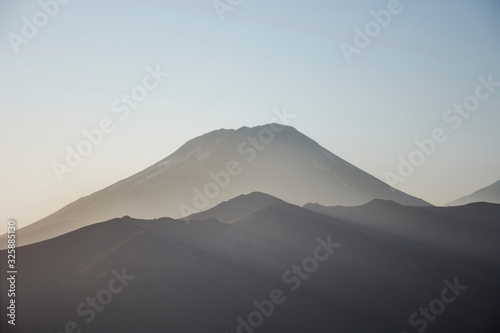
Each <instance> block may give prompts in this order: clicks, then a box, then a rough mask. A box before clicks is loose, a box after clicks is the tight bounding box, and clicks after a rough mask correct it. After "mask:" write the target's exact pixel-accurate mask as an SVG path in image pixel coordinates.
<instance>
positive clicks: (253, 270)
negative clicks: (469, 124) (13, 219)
mask: <svg viewBox="0 0 500 333" xmlns="http://www.w3.org/2000/svg"><path fill="white" fill-rule="evenodd" d="M499 206H500V205H493V204H487V205H484V204H479V206H476V205H468V206H464V207H445V208H440V209H439V210H438V211H436V210H434V209H428V210H427V208H424V207H422V209H421V210H420V209H415V207H404V206H400V205H398V204H395V203H390V202H385V201H381V200H376V201H374V202H372V203H370V204H369V205H367V206H363V207H351V208H350V210H352V211H351V212H349V214H348V215H356V214H361V215H363V214H365V213H366V214H369V213H370V212H373V213H374V214H376V215H377V217H380V218H382V220H380V221H378V218H374V219H372V220H370V221H371V222H372V223H371V225H362V224H358V223H353V222H351V221H345V220H343V218H335V217H331V216H327V215H324V214H320V213H316V212H312V211H310V210H307V209H305V208H301V207H298V206H295V205H291V204H288V203H286V202H283V201H282V200H279V199H278V198H274V197H271V196H269V195H266V194H263V193H251V194H249V195H242V196H239V197H237V198H235V199H232V200H230V201H228V202H224V203H223V204H220V205H218V206H216V207H214V208H213V209H209V210H207V211H205V212H202V213H200V214H196V215H194V216H191V220H190V221H189V223H186V222H185V221H184V220H182V219H181V220H172V219H170V218H161V219H155V220H139V219H133V218H130V217H123V218H117V219H113V220H110V221H107V222H104V223H97V224H93V225H90V226H87V227H84V228H81V229H79V230H76V231H73V232H70V233H67V234H65V235H61V236H59V237H55V238H52V239H50V240H47V241H44V242H39V243H37V244H32V245H28V246H24V247H21V248H19V249H18V257H19V258H22V260H19V261H18V265H17V269H18V270H19V274H18V276H17V283H18V286H19V288H18V290H17V291H16V305H17V308H16V311H17V314H18V318H19V319H18V321H17V323H16V326H11V325H8V324H7V322H6V320H2V321H1V324H0V325H1V327H0V331H2V332H11V333H16V332H20V333H25V332H79V331H80V330H81V332H93V333H101V332H103V333H104V332H147V333H157V332H158V333H159V332H204V333H212V332H213V333H223V332H227V333H234V332H239V333H243V332H244V333H250V332H254V333H258V332H259V333H264V332H267V333H271V332H288V333H303V332H311V333H316V332H336V333H366V332H371V333H386V332H417V331H419V332H423V331H425V332H426V333H434V332H436V333H437V332H439V333H443V332H481V333H490V332H491V333H497V332H498V327H499V324H500V323H499V318H500V281H499V279H498V267H499V263H500V250H499V247H500V245H499V244H498V242H497V241H496V239H495V237H494V235H495V233H496V234H497V235H498V231H499V229H498V226H499V224H498V223H495V222H496V221H498V220H495V219H497V218H498V215H495V214H494V213H492V211H493V210H494V209H495V208H496V209H497V211H499V210H498V208H499ZM481 207H482V208H481ZM242 208H244V209H243V210H242ZM377 212H378V213H377ZM337 213H342V212H333V214H337ZM383 214H387V215H389V216H390V217H391V218H392V217H395V216H399V220H398V222H399V223H398V224H397V225H396V224H395V223H392V220H389V221H388V222H387V223H388V224H387V223H386V222H385V220H386V219H385V218H383ZM482 214H484V216H482ZM452 216H459V217H457V218H456V220H457V227H456V228H452V227H450V226H449V224H450V221H451V219H450V217H452ZM429 219H430V222H431V223H432V224H436V225H441V224H443V226H442V227H437V228H435V229H433V233H434V234H435V235H434V236H433V238H432V240H431V242H429V241H428V240H427V239H426V237H420V236H425V232H426V229H427V228H428V227H429ZM478 222H480V223H478ZM469 227H471V229H468V228H469ZM406 229H409V230H411V231H412V232H414V233H415V234H416V235H417V237H415V236H413V234H412V233H400V232H398V233H396V234H395V233H394V232H393V231H394V230H403V231H404V230H406ZM470 230H475V231H474V233H472V234H471V237H473V239H474V240H475V241H476V243H478V245H480V246H479V247H478V248H473V247H470V246H454V244H459V243H461V242H462V241H464V237H463V234H464V232H469V231H470ZM488 234H489V235H488ZM434 240H440V242H434ZM441 243H442V244H441ZM464 245H468V243H466V244H464ZM0 255H1V256H2V257H6V253H5V251H2V252H1V253H0ZM7 277H8V275H7V271H6V270H2V271H1V272H0V278H1V279H2V281H6V279H7ZM8 288H9V284H7V283H2V284H1V290H0V292H1V293H2V295H7V290H8ZM7 302H8V298H7V297H1V298H0V306H1V307H2V308H4V309H6V308H7V306H8V303H7ZM48 305H50V306H48Z"/></svg>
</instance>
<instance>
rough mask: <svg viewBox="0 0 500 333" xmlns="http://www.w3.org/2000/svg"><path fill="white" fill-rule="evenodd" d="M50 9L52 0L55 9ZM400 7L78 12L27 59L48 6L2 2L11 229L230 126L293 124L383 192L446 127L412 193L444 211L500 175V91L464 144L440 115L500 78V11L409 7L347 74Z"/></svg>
mask: <svg viewBox="0 0 500 333" xmlns="http://www.w3.org/2000/svg"><path fill="white" fill-rule="evenodd" d="M45 1H48V0H45ZM388 2H389V1H347V0H345V1H319V0H316V1H311V0H307V1H306V0H301V1H298V0H295V1H285V0H282V1H264V0H261V1H256V0H252V1H250V0H243V1H242V3H241V4H240V5H239V6H236V7H235V8H234V10H233V11H232V12H227V13H226V14H225V16H224V18H225V19H224V21H221V20H220V19H219V16H218V15H217V13H216V11H215V10H214V8H213V6H212V1H210V0H203V1H202V0H196V1H194V0H193V1H185V0H184V1H181V0H177V1H123V0H122V1H119V0H115V1H97V0H86V1H76V0H73V1H70V2H69V3H68V4H66V5H61V6H60V8H59V12H58V13H57V14H56V15H55V16H54V17H52V18H50V19H49V22H48V24H47V25H46V26H45V27H42V28H39V31H38V34H37V35H36V36H35V37H33V38H32V39H30V40H29V41H28V43H27V44H26V45H21V46H20V52H19V53H15V52H14V50H13V48H12V46H11V44H10V42H9V39H8V37H7V34H8V33H9V32H14V33H16V34H19V35H21V28H22V26H23V21H22V18H23V17H27V18H28V19H29V20H31V19H32V17H33V15H34V14H35V13H36V12H38V11H39V10H40V7H39V4H38V3H37V2H36V1H2V2H0V33H1V39H0V64H1V66H2V71H1V74H2V80H1V81H0V94H1V98H0V107H1V118H0V143H1V145H0V156H1V160H2V163H1V165H0V175H1V176H0V200H1V202H2V210H1V216H0V218H1V219H2V220H6V219H7V218H9V217H16V218H18V219H19V222H20V224H21V225H25V224H27V223H30V222H34V221H36V220H38V219H39V218H42V217H44V216H46V215H48V214H50V213H52V212H54V211H55V210H57V209H59V208H60V207H62V206H63V205H65V204H67V203H69V202H72V201H73V200H75V199H77V198H79V197H81V196H84V195H88V194H90V193H92V192H94V191H96V190H99V189H101V188H103V187H105V186H107V185H110V184H112V183H114V182H116V181H118V180H120V179H123V178H125V177H127V176H129V175H132V174H134V173H136V172H138V171H140V170H142V169H144V168H145V167H147V166H149V165H151V164H153V163H155V162H157V161H158V160H160V159H162V158H164V157H165V156H167V155H169V154H170V153H172V152H173V151H175V150H176V149H177V148H178V147H179V146H180V145H182V144H183V143H184V142H186V141H187V140H189V139H191V138H193V137H195V136H197V135H200V134H203V133H205V132H209V131H211V130H214V129H218V128H238V127H241V126H254V125H259V124H264V123H267V122H269V121H270V120H271V119H272V117H273V113H272V110H273V109H274V108H278V109H281V108H282V107H283V106H287V108H288V110H289V112H291V113H293V114H295V115H297V117H296V118H295V119H294V120H293V121H292V124H291V125H292V126H294V127H296V128H297V129H298V130H300V131H301V132H303V133H304V134H306V135H308V136H310V137H311V138H313V139H315V140H316V141H318V142H319V143H320V144H321V145H323V146H324V147H326V148H327V149H329V150H331V151H332V152H333V153H335V154H337V155H339V156H340V157H342V158H344V159H346V160H347V161H349V162H350V163H353V164H355V165H356V166H358V167H360V168H361V169H363V170H365V171H367V172H369V173H371V174H372V175H374V176H376V177H378V178H380V179H382V180H384V181H385V177H384V173H385V172H386V171H392V172H395V170H396V168H397V166H398V156H399V155H404V156H407V155H408V154H409V153H410V152H411V151H412V150H414V149H415V144H414V143H413V141H414V140H415V139H423V138H426V137H428V136H429V135H430V132H431V131H432V130H433V129H434V128H436V127H442V128H444V129H445V130H446V133H447V134H448V136H449V138H448V140H447V141H446V142H445V143H443V144H441V145H439V146H438V149H437V151H436V153H435V154H433V155H432V156H430V157H429V158H427V160H426V161H425V163H424V164H423V165H422V166H420V167H418V168H417V170H416V171H415V173H414V174H413V175H412V176H411V177H408V178H407V179H406V181H405V182H404V183H399V184H397V185H396V187H397V188H398V189H401V190H403V191H405V192H407V193H409V194H412V195H415V196H418V197H421V198H423V199H425V200H428V201H430V202H432V203H434V204H444V203H446V202H448V201H451V200H453V199H455V198H456V197H458V196H462V195H465V194H469V193H470V192H473V191H475V190H476V189H478V188H480V187H483V186H486V185H489V184H491V183H493V182H494V181H496V180H498V179H499V178H500V172H499V171H498V170H500V149H499V144H498V142H500V131H499V130H498V128H499V125H500V108H499V107H500V88H499V89H498V91H497V92H495V93H493V94H492V96H491V97H490V98H488V99H487V100H485V101H483V102H481V105H480V107H479V109H478V111H476V112H475V113H473V114H472V115H471V117H470V118H468V119H465V120H464V121H463V124H462V126H461V127H460V128H459V129H457V130H455V131H453V130H451V129H450V126H449V124H446V123H445V122H444V121H443V119H442V117H443V114H444V112H445V111H446V109H447V108H449V107H451V106H452V105H453V104H454V103H461V102H462V101H463V99H464V98H465V97H466V96H468V95H470V94H472V93H474V89H475V87H476V86H477V85H478V83H479V82H478V81H477V77H478V76H480V75H483V76H485V77H487V76H488V75H489V74H492V75H493V78H494V79H495V80H496V81H500V66H499V65H500V43H499V41H500V19H499V18H500V16H499V14H500V5H499V4H498V2H497V1H493V0H492V1H480V2H479V1H456V0H455V1H451V0H448V1H429V0H420V1H410V0H401V6H402V11H401V12H400V13H398V14H396V15H393V17H392V21H391V22H390V24H389V25H388V26H387V27H384V28H382V30H381V33H380V34H379V35H378V36H376V37H374V38H373V40H372V41H371V43H370V44H369V45H368V46H367V47H366V48H364V49H361V52H360V53H359V54H355V55H353V57H352V62H351V63H347V62H346V60H345V58H344V56H343V54H342V52H341V50H340V48H339V44H340V43H342V42H347V43H350V44H352V43H353V38H354V30H353V29H354V27H356V26H358V27H360V28H364V25H365V24H366V23H367V22H369V21H370V20H372V19H373V18H372V17H371V15H370V11H372V10H375V11H379V10H382V9H386V8H387V4H388ZM156 65H159V66H160V67H161V68H162V69H163V70H165V71H168V72H169V73H170V76H169V77H168V78H167V79H166V80H165V82H163V83H162V84H161V85H160V86H159V87H158V88H157V89H156V90H154V91H152V92H150V93H149V95H148V97H147V99H146V100H145V101H144V102H141V103H140V105H139V107H138V108H137V109H135V110H132V112H131V113H130V115H129V117H127V118H126V119H124V120H123V121H119V120H116V123H115V124H116V128H115V130H114V132H113V133H111V134H109V135H107V136H106V137H105V140H104V142H103V144H102V145H101V146H99V147H97V148H95V149H94V152H93V153H92V154H91V155H89V156H88V157H85V159H84V161H83V163H82V165H80V166H79V167H78V168H76V169H75V170H74V171H73V173H71V174H67V175H65V177H64V181H63V182H59V181H58V180H57V178H56V176H55V174H54V172H53V170H52V167H51V163H52V162H53V161H55V160H56V161H62V160H63V158H64V154H65V146H66V145H70V146H74V145H76V143H78V142H79V140H81V139H82V138H83V136H82V134H81V131H82V130H83V129H90V128H92V127H95V126H96V125H97V123H98V122H99V121H100V120H101V119H102V118H104V117H110V118H113V119H117V117H116V115H114V114H113V113H112V112H111V108H110V105H111V103H112V102H113V101H114V100H115V99H116V98H117V97H119V96H120V94H122V93H128V92H130V89H131V88H132V87H134V86H135V85H137V84H140V83H141V81H142V78H143V77H144V75H146V74H147V72H146V70H145V68H146V67H147V66H151V67H155V66H156Z"/></svg>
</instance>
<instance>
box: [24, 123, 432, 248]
mask: <svg viewBox="0 0 500 333" xmlns="http://www.w3.org/2000/svg"><path fill="white" fill-rule="evenodd" d="M255 191H259V192H263V193H267V194H270V195H273V196H276V197H279V198H280V199H282V200H285V201H286V202H290V203H293V204H296V205H300V206H301V205H304V204H306V203H308V202H317V203H320V204H323V205H328V206H331V205H345V206H355V205H361V204H365V203H368V202H370V201H371V200H373V199H385V200H392V201H395V202H398V203H400V204H403V205H412V206H427V205H429V204H428V203H427V202H425V201H423V200H421V199H419V198H415V197H412V196H410V195H408V194H405V193H403V192H401V191H398V190H395V189H392V188H391V187H390V186H389V185H387V184H385V183H384V182H382V181H380V180H379V179H377V178H375V177H373V176H371V175H369V174H368V173H366V172H364V171H362V170H360V169H359V168H357V167H355V166H354V165H352V164H349V163H348V162H346V161H344V160H342V159H341V158H339V157H338V156H336V155H335V154H333V153H332V152H330V151H328V150H326V149H325V148H323V147H321V146H320V145H319V144H318V143H316V142H315V141H313V140H312V139H310V138H308V137H307V136H305V135H303V134H301V133H300V132H299V131H297V130H296V129H295V128H293V127H290V126H284V125H278V124H268V125H265V126H257V127H253V128H248V127H242V128H239V129H237V130H227V129H220V130H216V131H213V132H210V133H207V134H204V135H202V136H199V137H197V138H194V139H192V140H190V141H188V142H187V143H186V144H184V145H183V146H182V147H180V148H179V149H178V150H177V151H175V152H174V153H173V154H171V155H170V156H168V157H166V158H165V159H163V160H161V161H159V162H158V163H155V164H154V165H152V166H150V167H149V168H147V169H145V170H143V171H141V172H139V173H137V174H135V175H133V176H131V177H128V178H126V179H124V180H122V181H119V182H117V183H115V184H113V185H111V186H109V187H107V188H104V189H102V190H100V191H98V192H95V193H93V194H91V195H89V196H86V197H83V198H80V199H79V200H77V201H75V202H73V203H71V204H69V205H67V206H65V207H64V208H62V209H61V210H59V211H57V212H56V213H54V214H52V215H50V216H48V217H46V218H44V219H42V220H40V221H38V222H36V223H34V224H31V225H29V226H27V227H26V228H23V229H21V230H20V231H19V233H20V236H21V237H19V241H20V244H19V245H24V244H30V243H33V242H36V241H40V240H43V239H48V238H51V237H55V236H58V235H62V234H64V233H67V232H70V231H73V230H76V229H78V228H80V227H83V226H86V225H89V224H92V223H97V222H102V221H105V220H109V219H112V218H115V217H120V216H124V215H129V216H133V217H135V218H157V217H172V218H179V217H185V216H187V215H190V214H192V213H196V212H200V211H204V210H206V209H209V208H211V207H214V206H215V205H217V204H219V203H221V202H223V201H226V200H229V199H232V198H234V197H237V196H239V195H241V194H248V193H251V192H255Z"/></svg>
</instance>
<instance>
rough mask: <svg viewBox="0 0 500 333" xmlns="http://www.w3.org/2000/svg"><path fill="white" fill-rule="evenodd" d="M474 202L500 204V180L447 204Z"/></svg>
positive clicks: (459, 204)
mask: <svg viewBox="0 0 500 333" xmlns="http://www.w3.org/2000/svg"><path fill="white" fill-rule="evenodd" d="M472 202H491V203H498V204H500V180H499V181H497V182H495V183H493V184H491V185H490V186H486V187H483V188H482V189H480V190H477V191H476V192H474V193H472V194H469V195H466V196H463V197H461V198H458V199H456V200H453V201H451V202H449V203H447V204H446V205H445V206H461V205H466V204H468V203H472Z"/></svg>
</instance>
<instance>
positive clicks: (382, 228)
mask: <svg viewBox="0 0 500 333" xmlns="http://www.w3.org/2000/svg"><path fill="white" fill-rule="evenodd" d="M304 208H306V209H309V210H310V211H313V212H317V213H320V214H324V215H327V216H331V217H334V218H338V219H342V220H344V221H348V222H349V223H351V224H353V225H355V226H357V227H362V228H364V229H365V230H371V233H372V234H374V235H383V236H385V237H387V238H386V241H388V242H393V241H397V242H403V243H405V244H406V245H409V244H410V242H411V243H415V242H417V243H424V244H427V245H428V246H435V247H437V248H440V249H446V250H449V251H452V252H455V253H460V254H461V255H467V256H470V257H474V258H478V259H481V260H487V261H490V262H495V263H496V264H497V265H500V261H498V260H497V259H498V256H497V254H496V253H500V243H499V242H498V239H499V237H500V205H497V204H490V203H474V204H469V205H467V206H463V207H411V206H402V205H400V204H397V203H395V202H392V201H384V200H379V199H377V200H373V201H372V202H370V203H368V204H366V205H363V206H359V207H342V206H332V207H326V206H322V205H319V204H307V205H305V206H304Z"/></svg>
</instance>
